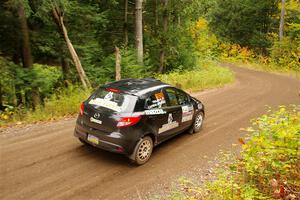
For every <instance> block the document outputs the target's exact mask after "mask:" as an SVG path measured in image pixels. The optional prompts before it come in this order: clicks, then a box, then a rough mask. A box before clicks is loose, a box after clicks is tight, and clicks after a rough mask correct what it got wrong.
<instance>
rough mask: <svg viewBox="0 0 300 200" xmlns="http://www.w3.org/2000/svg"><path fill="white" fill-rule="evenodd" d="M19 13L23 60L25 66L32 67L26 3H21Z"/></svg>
mask: <svg viewBox="0 0 300 200" xmlns="http://www.w3.org/2000/svg"><path fill="white" fill-rule="evenodd" d="M18 15H19V20H20V27H21V36H22V62H23V67H24V68H31V67H32V63H33V62H32V55H31V48H30V41H29V30H28V25H27V19H26V16H25V11H24V5H23V3H21V2H20V3H19V8H18Z"/></svg>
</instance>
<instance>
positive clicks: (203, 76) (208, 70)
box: [156, 61, 234, 91]
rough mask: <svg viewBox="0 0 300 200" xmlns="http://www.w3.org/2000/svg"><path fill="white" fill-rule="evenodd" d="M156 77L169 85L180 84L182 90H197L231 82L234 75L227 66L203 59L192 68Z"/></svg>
mask: <svg viewBox="0 0 300 200" xmlns="http://www.w3.org/2000/svg"><path fill="white" fill-rule="evenodd" d="M156 78H157V79H159V80H161V81H163V82H166V83H169V84H171V85H176V86H180V87H181V88H182V89H184V90H188V91H199V90H203V89H207V88H213V87H221V86H224V85H225V84H228V83H231V82H233V80H234V75H233V73H232V71H230V70H229V69H228V68H222V67H219V66H217V64H216V63H214V62H210V61H203V62H201V63H199V64H198V67H195V68H194V69H192V70H184V71H179V70H177V71H173V72H170V73H168V74H162V75H157V76H156Z"/></svg>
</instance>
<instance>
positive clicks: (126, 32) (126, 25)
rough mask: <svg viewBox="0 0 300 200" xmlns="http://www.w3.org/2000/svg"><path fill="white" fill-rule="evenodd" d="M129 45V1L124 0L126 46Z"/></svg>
mask: <svg viewBox="0 0 300 200" xmlns="http://www.w3.org/2000/svg"><path fill="white" fill-rule="evenodd" d="M127 45H128V0H124V46H125V47H127Z"/></svg>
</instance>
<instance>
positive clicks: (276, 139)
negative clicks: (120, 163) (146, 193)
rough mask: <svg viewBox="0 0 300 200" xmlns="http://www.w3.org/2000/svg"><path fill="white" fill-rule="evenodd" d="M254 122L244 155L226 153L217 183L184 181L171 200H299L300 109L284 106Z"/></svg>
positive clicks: (244, 147)
mask: <svg viewBox="0 0 300 200" xmlns="http://www.w3.org/2000/svg"><path fill="white" fill-rule="evenodd" d="M268 112H269V113H268V114H265V115H262V116H261V117H259V118H257V119H255V120H253V127H250V128H247V129H246V131H247V132H248V134H247V139H246V140H245V141H244V140H243V139H239V141H240V143H241V145H242V151H241V153H240V154H239V155H238V156H237V155H233V153H232V152H231V153H222V154H221V156H220V158H221V159H222V160H221V161H220V164H219V166H220V167H218V168H217V169H215V179H214V180H212V181H210V182H206V183H205V184H204V185H201V186H199V185H197V184H194V183H192V182H190V181H189V180H187V179H184V178H183V179H181V181H180V184H181V187H180V188H182V189H179V190H176V191H174V192H173V193H172V194H171V195H170V196H169V199H211V200H215V199H234V200H235V199H236V200H239V199H245V200H247V199H249V200H252V199H292V200H295V199H299V198H300V179H299V175H300V106H299V105H297V106H296V105H293V106H289V107H285V106H280V107H279V108H278V109H277V110H276V111H271V110H269V111H268Z"/></svg>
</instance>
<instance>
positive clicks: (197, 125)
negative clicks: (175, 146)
mask: <svg viewBox="0 0 300 200" xmlns="http://www.w3.org/2000/svg"><path fill="white" fill-rule="evenodd" d="M203 120H204V114H203V112H199V113H198V114H197V115H196V116H195V120H194V123H193V125H192V127H191V133H198V132H199V131H200V130H201V129H202V126H203Z"/></svg>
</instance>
